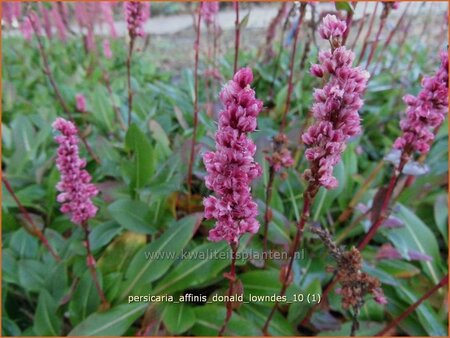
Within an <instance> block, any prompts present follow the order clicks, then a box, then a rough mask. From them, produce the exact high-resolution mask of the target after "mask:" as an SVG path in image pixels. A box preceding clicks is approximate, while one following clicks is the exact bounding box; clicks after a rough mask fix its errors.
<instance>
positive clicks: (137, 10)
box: [124, 1, 150, 39]
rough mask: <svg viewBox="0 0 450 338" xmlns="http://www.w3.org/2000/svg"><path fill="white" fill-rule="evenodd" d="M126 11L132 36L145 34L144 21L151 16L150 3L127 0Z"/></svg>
mask: <svg viewBox="0 0 450 338" xmlns="http://www.w3.org/2000/svg"><path fill="white" fill-rule="evenodd" d="M124 13H125V20H126V22H127V28H128V34H129V35H130V38H132V39H134V38H135V37H137V36H144V23H145V21H146V20H147V19H148V18H149V16H150V3H148V2H140V1H127V2H125V3H124Z"/></svg>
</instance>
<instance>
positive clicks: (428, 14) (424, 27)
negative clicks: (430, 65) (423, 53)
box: [406, 6, 447, 73]
mask: <svg viewBox="0 0 450 338" xmlns="http://www.w3.org/2000/svg"><path fill="white" fill-rule="evenodd" d="M432 7H433V6H430V8H429V9H428V12H427V15H426V17H425V23H424V25H423V27H422V31H421V32H420V35H419V36H420V37H422V36H426V33H425V32H426V31H427V29H428V26H429V24H430V22H432V20H431V14H432ZM445 29H447V28H445ZM442 35H443V36H444V37H445V38H447V33H446V32H445V31H444V32H443V34H442ZM421 42H422V39H421V38H419V39H417V43H416V45H415V46H414V51H413V53H412V55H411V60H410V61H409V64H408V67H407V68H406V73H409V72H410V71H411V68H412V66H413V64H414V61H415V60H416V56H417V53H418V52H419V48H420V44H421ZM438 46H440V44H438Z"/></svg>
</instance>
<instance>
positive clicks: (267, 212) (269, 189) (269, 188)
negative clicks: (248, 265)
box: [263, 165, 275, 267]
mask: <svg viewBox="0 0 450 338" xmlns="http://www.w3.org/2000/svg"><path fill="white" fill-rule="evenodd" d="M274 179H275V169H274V167H273V166H272V165H271V166H270V168H269V181H268V182H267V188H266V201H265V202H266V209H265V211H264V238H263V253H266V252H267V236H268V232H269V222H270V218H271V216H270V214H271V208H270V202H271V201H272V189H273V181H274ZM266 260H267V257H266V255H264V267H265V266H266V263H267V262H266Z"/></svg>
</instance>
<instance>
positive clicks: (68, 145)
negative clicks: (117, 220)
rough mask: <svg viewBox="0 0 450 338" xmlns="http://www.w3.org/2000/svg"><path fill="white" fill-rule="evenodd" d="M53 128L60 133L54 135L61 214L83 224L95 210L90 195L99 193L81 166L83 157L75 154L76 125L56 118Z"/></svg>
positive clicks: (76, 141)
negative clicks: (59, 175)
mask: <svg viewBox="0 0 450 338" xmlns="http://www.w3.org/2000/svg"><path fill="white" fill-rule="evenodd" d="M52 127H53V129H55V130H57V131H59V132H60V134H61V135H58V136H56V137H55V140H56V142H57V143H58V144H59V146H58V152H57V154H58V156H57V158H56V167H57V168H58V170H59V172H60V173H61V179H60V181H59V183H58V184H57V185H56V189H57V190H58V191H59V192H60V194H59V195H58V197H57V201H58V202H59V203H61V204H62V205H61V212H62V213H65V214H69V215H70V220H71V221H72V222H73V223H75V224H78V225H82V224H84V223H86V222H87V221H88V220H89V219H90V218H93V217H94V216H95V215H96V213H97V207H96V206H95V205H94V204H93V203H92V201H91V198H92V197H94V196H96V195H97V194H98V190H97V188H96V187H95V185H94V184H92V183H91V176H90V175H89V173H88V172H87V171H86V170H84V169H83V168H84V167H85V166H86V160H85V159H81V158H80V156H79V154H78V136H77V133H78V130H77V128H76V127H75V125H74V124H73V123H72V122H70V121H66V120H64V119H63V118H60V117H59V118H57V119H56V120H55V122H53V124H52Z"/></svg>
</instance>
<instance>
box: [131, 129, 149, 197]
mask: <svg viewBox="0 0 450 338" xmlns="http://www.w3.org/2000/svg"><path fill="white" fill-rule="evenodd" d="M125 146H126V149H127V150H129V151H132V152H133V155H134V167H133V172H132V174H131V189H132V191H136V190H137V189H140V188H142V187H143V186H144V185H145V184H146V183H148V181H149V180H150V178H151V177H152V175H153V171H154V163H153V157H152V155H153V149H152V146H151V144H150V142H149V140H148V139H147V137H146V135H145V134H144V133H143V132H142V131H141V130H140V129H139V127H138V126H137V125H136V124H134V123H133V124H132V125H131V126H130V128H129V129H128V131H127V134H126V136H125Z"/></svg>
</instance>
